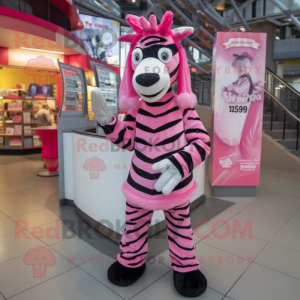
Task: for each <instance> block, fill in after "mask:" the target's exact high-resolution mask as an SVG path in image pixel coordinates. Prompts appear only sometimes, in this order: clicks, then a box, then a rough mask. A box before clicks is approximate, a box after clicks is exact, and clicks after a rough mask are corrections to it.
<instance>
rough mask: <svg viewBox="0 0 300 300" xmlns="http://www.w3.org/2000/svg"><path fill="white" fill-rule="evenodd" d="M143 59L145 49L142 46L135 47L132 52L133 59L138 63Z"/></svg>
mask: <svg viewBox="0 0 300 300" xmlns="http://www.w3.org/2000/svg"><path fill="white" fill-rule="evenodd" d="M142 59H143V51H142V50H141V49H140V48H137V49H134V50H133V52H132V61H133V62H134V63H135V64H138V63H139V62H140V61H141V60H142Z"/></svg>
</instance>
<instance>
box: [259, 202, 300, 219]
mask: <svg viewBox="0 0 300 300" xmlns="http://www.w3.org/2000/svg"><path fill="white" fill-rule="evenodd" d="M255 205H259V206H262V207H264V208H268V209H270V210H274V211H277V212H280V213H283V214H287V215H291V216H292V215H293V214H294V213H295V212H296V211H297V210H298V208H299V206H297V205H292V204H287V203H283V202H281V201H278V200H274V199H264V198H258V200H257V201H256V202H255Z"/></svg>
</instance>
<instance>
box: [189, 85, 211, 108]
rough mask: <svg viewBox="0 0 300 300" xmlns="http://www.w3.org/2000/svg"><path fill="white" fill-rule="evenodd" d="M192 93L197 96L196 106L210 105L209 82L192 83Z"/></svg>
mask: <svg viewBox="0 0 300 300" xmlns="http://www.w3.org/2000/svg"><path fill="white" fill-rule="evenodd" d="M192 91H193V93H194V94H195V95H196V96H197V99H198V104H202V105H207V106H209V105H210V97H211V81H196V82H192Z"/></svg>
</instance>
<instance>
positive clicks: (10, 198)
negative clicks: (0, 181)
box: [0, 190, 31, 209]
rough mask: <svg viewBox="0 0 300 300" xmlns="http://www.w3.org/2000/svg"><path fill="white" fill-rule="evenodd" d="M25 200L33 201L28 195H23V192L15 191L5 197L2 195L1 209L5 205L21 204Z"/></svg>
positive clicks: (0, 196)
mask: <svg viewBox="0 0 300 300" xmlns="http://www.w3.org/2000/svg"><path fill="white" fill-rule="evenodd" d="M24 200H31V199H30V198H29V197H27V196H26V195H24V194H22V193H21V192H18V191H16V190H14V191H12V192H9V193H5V194H4V195H0V207H1V205H3V204H10V203H14V202H20V201H24ZM0 209H1V208H0Z"/></svg>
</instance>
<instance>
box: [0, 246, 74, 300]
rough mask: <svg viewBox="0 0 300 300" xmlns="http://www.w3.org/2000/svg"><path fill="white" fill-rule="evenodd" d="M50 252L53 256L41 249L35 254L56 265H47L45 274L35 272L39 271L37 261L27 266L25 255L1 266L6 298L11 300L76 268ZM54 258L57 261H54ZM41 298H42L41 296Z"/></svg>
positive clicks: (2, 289)
mask: <svg viewBox="0 0 300 300" xmlns="http://www.w3.org/2000/svg"><path fill="white" fill-rule="evenodd" d="M29 249H36V248H35V247H34V248H33V247H31V248H30V247H29V248H28V250H29ZM49 250H50V251H51V252H52V255H51V252H50V254H49V252H46V253H45V249H41V250H39V251H38V252H35V256H37V257H38V258H39V257H40V256H41V255H43V256H46V259H47V260H48V259H49V264H52V263H54V265H53V266H51V265H47V267H46V269H45V274H43V273H39V272H38V273H37V272H36V271H35V272H34V270H39V269H38V268H37V267H36V263H35V262H36V260H34V259H33V260H32V264H29V265H27V264H25V262H24V257H25V255H22V256H20V257H18V258H15V259H12V260H9V261H7V262H4V263H2V264H1V268H0V277H1V280H0V290H1V292H2V294H3V295H4V297H6V298H10V297H12V296H14V295H17V294H19V293H21V292H23V291H25V290H28V289H30V288H32V287H34V286H37V285H38V284H40V283H42V282H44V281H46V280H49V279H51V278H53V277H55V276H57V275H59V274H62V273H64V272H66V271H68V270H70V269H72V268H74V267H75V265H74V264H72V263H68V261H67V260H66V259H65V258H64V257H62V256H61V255H60V254H58V253H56V252H55V251H52V250H51V249H49ZM26 253H27V252H26ZM26 255H27V254H26ZM52 256H53V257H54V258H55V259H53V258H52ZM28 259H29V260H28V263H30V262H31V261H30V257H28ZM39 275H44V277H37V276H39ZM40 297H42V296H41V295H40ZM39 299H43V298H39Z"/></svg>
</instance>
